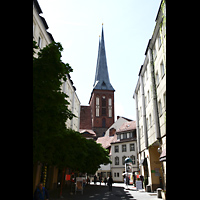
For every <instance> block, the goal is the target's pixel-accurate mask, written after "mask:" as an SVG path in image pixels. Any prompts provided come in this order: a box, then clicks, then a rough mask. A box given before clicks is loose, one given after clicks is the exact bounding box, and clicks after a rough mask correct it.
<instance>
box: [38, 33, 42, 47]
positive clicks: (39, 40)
mask: <svg viewBox="0 0 200 200" xmlns="http://www.w3.org/2000/svg"><path fill="white" fill-rule="evenodd" d="M38 46H39V47H40V49H41V48H42V38H41V37H40V36H39V38H38Z"/></svg>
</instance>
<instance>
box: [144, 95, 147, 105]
mask: <svg viewBox="0 0 200 200" xmlns="http://www.w3.org/2000/svg"><path fill="white" fill-rule="evenodd" d="M144 101H145V107H147V97H146V96H145V97H144Z"/></svg>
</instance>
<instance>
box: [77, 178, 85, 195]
mask: <svg viewBox="0 0 200 200" xmlns="http://www.w3.org/2000/svg"><path fill="white" fill-rule="evenodd" d="M76 191H81V192H82V194H83V178H82V177H77V178H76V187H75V194H76Z"/></svg>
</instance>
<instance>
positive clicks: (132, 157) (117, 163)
mask: <svg viewBox="0 0 200 200" xmlns="http://www.w3.org/2000/svg"><path fill="white" fill-rule="evenodd" d="M126 158H127V156H123V157H122V165H125V159H126ZM130 159H131V160H132V161H133V165H135V164H136V161H135V156H134V155H132V156H130ZM115 165H120V162H119V157H118V156H116V157H115Z"/></svg>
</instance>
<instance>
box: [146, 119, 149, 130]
mask: <svg viewBox="0 0 200 200" xmlns="http://www.w3.org/2000/svg"><path fill="white" fill-rule="evenodd" d="M146 121H147V130H148V129H149V119H148V118H147V119H146Z"/></svg>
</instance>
